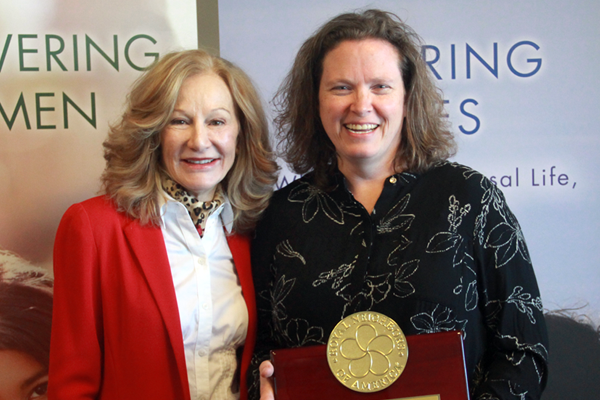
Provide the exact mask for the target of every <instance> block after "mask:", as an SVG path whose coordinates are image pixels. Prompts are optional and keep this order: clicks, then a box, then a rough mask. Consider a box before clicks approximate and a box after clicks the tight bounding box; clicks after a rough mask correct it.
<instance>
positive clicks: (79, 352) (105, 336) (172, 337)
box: [48, 196, 256, 400]
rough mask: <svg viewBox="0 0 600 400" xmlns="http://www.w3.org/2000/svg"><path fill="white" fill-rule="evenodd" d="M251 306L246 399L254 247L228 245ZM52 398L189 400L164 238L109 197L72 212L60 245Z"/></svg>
mask: <svg viewBox="0 0 600 400" xmlns="http://www.w3.org/2000/svg"><path fill="white" fill-rule="evenodd" d="M227 239H228V243H229V248H230V249H231V253H232V254H233V259H234V262H235V267H236V269H237V273H238V276H239V279H240V282H241V285H242V291H243V295H244V299H245V300H246V305H247V306H248V314H249V318H250V321H249V326H248V335H247V338H246V345H245V346H244V350H243V354H242V362H241V376H240V378H241V384H240V393H241V398H242V399H245V398H246V397H247V386H246V371H247V369H248V366H249V364H250V358H251V356H252V351H253V347H254V342H255V339H256V303H255V298H254V285H253V283H252V275H251V271H250V240H249V238H248V237H245V236H238V235H232V236H229V237H228V238H227ZM54 275H55V286H54V311H53V324H52V340H51V345H50V368H49V385H48V397H49V398H50V399H57V400H69V399H110V400H118V399H126V400H131V399H161V400H167V399H177V400H179V399H185V400H189V399H190V391H189V386H188V378H187V372H186V365H185V356H184V350H183V337H182V333H181V324H180V321H179V311H178V308H177V300H176V297H175V288H174V286H173V279H172V277H171V269H170V266H169V261H168V258H167V251H166V248H165V244H164V240H163V236H162V232H161V229H160V228H159V227H155V226H149V225H145V226H141V225H140V224H139V223H138V221H137V220H134V219H132V218H130V217H128V216H127V215H125V214H123V213H119V212H117V211H116V209H115V207H114V206H113V205H112V204H111V203H110V202H109V201H108V200H107V198H106V197H104V196H101V197H95V198H92V199H89V200H87V201H84V202H82V203H79V204H75V205H73V206H71V207H70V208H69V209H68V210H67V212H66V213H65V215H64V216H63V219H62V221H61V223H60V226H59V228H58V232H57V235H56V241H55V245H54Z"/></svg>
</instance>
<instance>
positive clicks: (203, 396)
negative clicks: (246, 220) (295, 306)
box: [161, 198, 248, 400]
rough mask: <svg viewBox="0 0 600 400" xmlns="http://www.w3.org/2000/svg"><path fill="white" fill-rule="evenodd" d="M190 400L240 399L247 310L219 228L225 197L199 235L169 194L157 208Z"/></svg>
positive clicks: (226, 223)
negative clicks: (240, 354) (240, 355)
mask: <svg viewBox="0 0 600 400" xmlns="http://www.w3.org/2000/svg"><path fill="white" fill-rule="evenodd" d="M161 218H162V222H163V223H162V233H163V237H164V240H165V245H166V248H167V255H168V258H169V264H170V266H171V273H172V275H173V283H174V285H175V294H176V297H177V305H178V307H179V318H180V321H181V330H182V333H183V344H184V349H185V361H186V366H187V374H188V381H189V384H190V394H191V398H192V399H198V400H208V399H214V400H235V399H238V398H239V383H238V381H237V379H234V378H235V372H236V369H237V358H236V350H237V348H239V347H240V346H242V345H243V344H244V341H245V340H246V332H247V330H248V309H247V308H246V303H245V301H244V298H243V297H242V288H241V286H240V281H239V279H238V276H237V274H236V270H235V266H234V264H233V257H232V255H231V251H230V250H229V246H228V244H227V239H226V237H225V231H224V229H223V228H224V227H225V229H226V230H227V232H231V229H232V221H233V210H232V209H231V205H230V203H229V201H227V200H225V202H224V203H223V204H221V206H220V207H219V208H218V209H217V210H216V211H215V212H214V213H212V214H211V215H210V216H209V217H208V220H207V223H206V227H205V229H204V235H203V237H202V238H201V237H200V235H199V234H198V231H197V230H196V227H195V226H194V224H193V222H192V219H191V217H190V216H189V213H188V211H187V209H186V208H185V206H184V205H183V204H181V203H179V202H177V201H175V200H173V199H171V198H169V199H168V200H167V201H166V203H164V204H163V205H162V207H161Z"/></svg>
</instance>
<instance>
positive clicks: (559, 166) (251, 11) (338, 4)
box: [219, 0, 600, 323]
mask: <svg viewBox="0 0 600 400" xmlns="http://www.w3.org/2000/svg"><path fill="white" fill-rule="evenodd" d="M219 6H220V9H219V16H220V19H219V24H220V32H221V36H220V42H221V55H222V56H223V57H225V58H228V59H231V60H232V61H234V62H236V63H238V64H239V65H240V66H241V67H242V68H244V69H245V70H246V71H247V72H248V73H249V75H250V76H252V77H253V78H254V79H255V80H256V82H257V85H258V86H259V87H260V89H261V90H262V93H263V95H264V96H265V99H267V100H269V99H271V98H272V97H273V94H274V92H275V90H276V89H277V87H278V85H279V84H280V83H281V81H282V79H283V78H284V76H285V74H286V73H287V71H288V70H289V68H290V66H291V64H292V61H293V58H294V56H295V54H296V52H297V50H298V48H299V46H300V45H301V44H302V42H303V41H304V40H306V39H307V38H308V37H309V36H310V34H311V33H313V32H314V31H315V30H316V29H317V28H318V27H319V26H320V25H321V24H322V23H323V22H325V21H326V20H328V19H330V18H331V17H333V16H335V15H337V14H340V13H342V12H344V11H352V10H355V9H360V8H381V9H384V10H387V11H392V12H394V13H396V14H397V15H398V16H400V17H401V18H402V19H403V20H405V21H406V22H407V23H408V24H409V25H410V26H412V27H413V28H414V29H415V30H416V31H417V33H419V34H420V35H421V36H422V37H423V39H424V41H425V42H426V46H425V47H424V49H423V50H424V56H425V59H426V61H427V63H428V65H429V67H430V70H431V73H432V74H433V75H434V76H435V78H436V81H437V84H438V85H439V87H440V88H441V89H442V90H443V91H444V95H445V97H444V98H445V100H446V110H447V112H448V115H449V118H450V121H451V122H452V126H453V130H454V132H455V134H456V138H457V141H458V144H459V152H458V153H457V156H456V157H455V160H456V161H458V162H460V163H463V164H466V165H468V166H470V167H472V168H475V169H477V170H479V171H481V172H482V173H484V174H486V175H487V176H488V177H489V178H490V179H492V181H494V182H495V183H496V184H497V185H498V186H499V187H500V188H501V189H502V191H503V192H504V193H505V195H506V197H507V199H508V203H509V205H510V206H511V208H512V210H513V212H514V213H515V214H516V216H517V218H518V219H519V222H520V223H521V225H522V228H523V231H524V233H525V237H526V240H527V244H528V246H529V250H530V252H531V257H532V260H533V265H534V267H535V269H536V273H537V277H538V282H539V285H540V289H541V292H542V298H543V300H544V305H545V307H546V308H548V309H550V310H554V309H562V308H577V307H583V309H582V310H579V312H580V313H585V314H587V315H589V316H590V317H592V318H593V319H594V320H595V321H596V323H599V322H600V311H599V310H600V292H599V291H598V287H600V273H599V272H598V267H599V265H600V252H598V250H597V249H598V245H599V244H600V243H599V237H600V210H599V208H598V200H597V199H598V196H599V194H600V180H599V179H597V176H596V174H597V173H598V171H600V168H599V167H600V157H599V156H600V135H598V129H599V128H598V126H600V113H599V112H598V108H597V104H598V103H599V100H600V94H599V93H600V83H599V82H600V81H599V80H598V76H597V75H598V64H599V61H600V41H598V37H600V25H599V24H598V23H597V21H596V19H597V16H598V15H600V3H598V2H595V1H581V0H579V1H574V2H570V3H569V5H568V6H567V5H566V3H564V2H562V1H558V0H553V1H528V2H521V1H516V0H504V1H500V2H481V1H475V0H454V1H434V0H419V1H417V0H405V1H374V2H368V3H367V2H365V1H355V0H343V1H342V0H319V1H315V0H307V1H303V2H296V1H290V0H285V1H279V2H278V3H277V7H272V6H271V2H270V1H268V0H251V1H243V2H242V1H239V0H221V1H220V2H219ZM295 178H296V177H295V176H294V175H293V174H291V173H289V172H286V173H285V174H284V175H282V176H281V177H280V185H281V184H285V183H286V182H290V181H292V180H293V179H295Z"/></svg>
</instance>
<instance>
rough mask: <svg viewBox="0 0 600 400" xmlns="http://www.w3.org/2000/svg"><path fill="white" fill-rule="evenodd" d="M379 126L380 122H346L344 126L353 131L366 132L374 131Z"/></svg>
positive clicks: (357, 132)
mask: <svg viewBox="0 0 600 400" xmlns="http://www.w3.org/2000/svg"><path fill="white" fill-rule="evenodd" d="M378 127H379V125H378V124H345V125H344V128H346V129H348V130H349V131H350V132H352V133H356V134H359V135H361V134H365V133H370V132H373V131H374V130H375V129H377V128H378Z"/></svg>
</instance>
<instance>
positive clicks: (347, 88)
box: [333, 85, 350, 91]
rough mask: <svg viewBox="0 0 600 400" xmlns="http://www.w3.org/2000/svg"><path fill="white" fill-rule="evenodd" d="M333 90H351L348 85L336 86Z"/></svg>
mask: <svg viewBox="0 0 600 400" xmlns="http://www.w3.org/2000/svg"><path fill="white" fill-rule="evenodd" d="M333 90H339V91H343V90H350V86H348V85H338V86H334V87H333Z"/></svg>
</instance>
